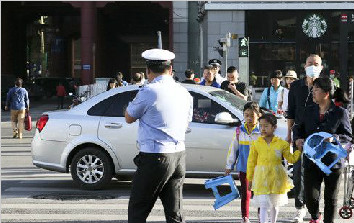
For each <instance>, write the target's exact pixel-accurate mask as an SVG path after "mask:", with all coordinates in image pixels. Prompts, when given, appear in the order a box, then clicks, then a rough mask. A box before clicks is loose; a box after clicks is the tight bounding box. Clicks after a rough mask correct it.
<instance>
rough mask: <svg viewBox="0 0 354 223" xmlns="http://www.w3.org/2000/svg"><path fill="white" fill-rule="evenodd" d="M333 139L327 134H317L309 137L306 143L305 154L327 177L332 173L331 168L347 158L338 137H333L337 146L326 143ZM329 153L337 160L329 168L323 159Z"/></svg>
mask: <svg viewBox="0 0 354 223" xmlns="http://www.w3.org/2000/svg"><path fill="white" fill-rule="evenodd" d="M331 137H333V136H332V135H331V134H329V133H327V132H317V133H314V134H312V135H310V136H309V137H307V139H306V141H305V143H304V154H305V155H306V156H307V157H308V158H309V159H310V160H311V161H312V162H314V163H315V164H316V165H317V166H318V167H319V168H320V169H321V170H322V172H324V173H325V174H327V175H329V174H330V173H331V172H332V171H331V168H332V167H333V166H334V164H336V163H337V162H338V160H340V159H342V158H345V157H347V151H346V150H345V149H344V148H343V147H342V145H341V144H340V143H339V141H338V140H337V139H336V137H333V139H334V141H335V142H336V144H337V145H334V144H333V143H330V142H325V141H324V140H326V139H328V138H331ZM329 152H331V153H334V154H336V155H337V158H336V159H335V160H334V161H333V162H332V163H331V164H329V165H328V166H327V165H325V164H324V163H323V162H322V161H321V159H322V158H323V157H324V156H325V155H326V154H327V153H329Z"/></svg>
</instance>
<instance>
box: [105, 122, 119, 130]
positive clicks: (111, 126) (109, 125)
mask: <svg viewBox="0 0 354 223" xmlns="http://www.w3.org/2000/svg"><path fill="white" fill-rule="evenodd" d="M122 126H123V125H122V123H106V124H105V125H104V127H106V128H107V129H120V128H122Z"/></svg>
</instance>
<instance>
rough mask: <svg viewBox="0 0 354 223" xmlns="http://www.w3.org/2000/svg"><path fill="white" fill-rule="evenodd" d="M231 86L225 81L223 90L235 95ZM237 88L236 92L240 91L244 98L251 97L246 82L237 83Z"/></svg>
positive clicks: (222, 86) (222, 84)
mask: <svg viewBox="0 0 354 223" xmlns="http://www.w3.org/2000/svg"><path fill="white" fill-rule="evenodd" d="M229 84H230V81H224V82H222V83H221V89H223V90H225V91H228V92H230V93H233V94H234V92H233V91H232V90H231V89H230V88H229ZM235 86H236V90H238V91H239V92H240V93H241V94H243V95H244V96H248V95H249V91H248V88H247V85H246V83H244V82H237V83H236V84H235Z"/></svg>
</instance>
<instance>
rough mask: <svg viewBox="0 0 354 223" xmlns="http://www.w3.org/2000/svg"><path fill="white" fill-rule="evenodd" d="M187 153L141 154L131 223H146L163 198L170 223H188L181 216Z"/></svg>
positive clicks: (130, 216)
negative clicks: (156, 203)
mask: <svg viewBox="0 0 354 223" xmlns="http://www.w3.org/2000/svg"><path fill="white" fill-rule="evenodd" d="M185 157H186V156H185V152H184V151H183V152H178V153H164V154H159V153H139V155H138V156H136V157H135V159H134V163H135V164H136V165H137V171H136V173H135V175H134V178H133V185H132V189H131V194H130V200H129V207H128V223H145V222H146V218H147V217H148V215H149V213H150V211H151V209H152V208H153V206H154V204H155V202H156V200H157V198H158V197H159V198H160V199H161V201H162V205H163V207H164V211H165V216H166V222H167V223H177V222H184V219H183V217H182V214H181V209H182V203H181V202H182V188H183V182H184V176H185V172H186V167H185Z"/></svg>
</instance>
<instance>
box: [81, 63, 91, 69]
mask: <svg viewBox="0 0 354 223" xmlns="http://www.w3.org/2000/svg"><path fill="white" fill-rule="evenodd" d="M82 69H83V70H90V69H91V65H90V64H84V65H82Z"/></svg>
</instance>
